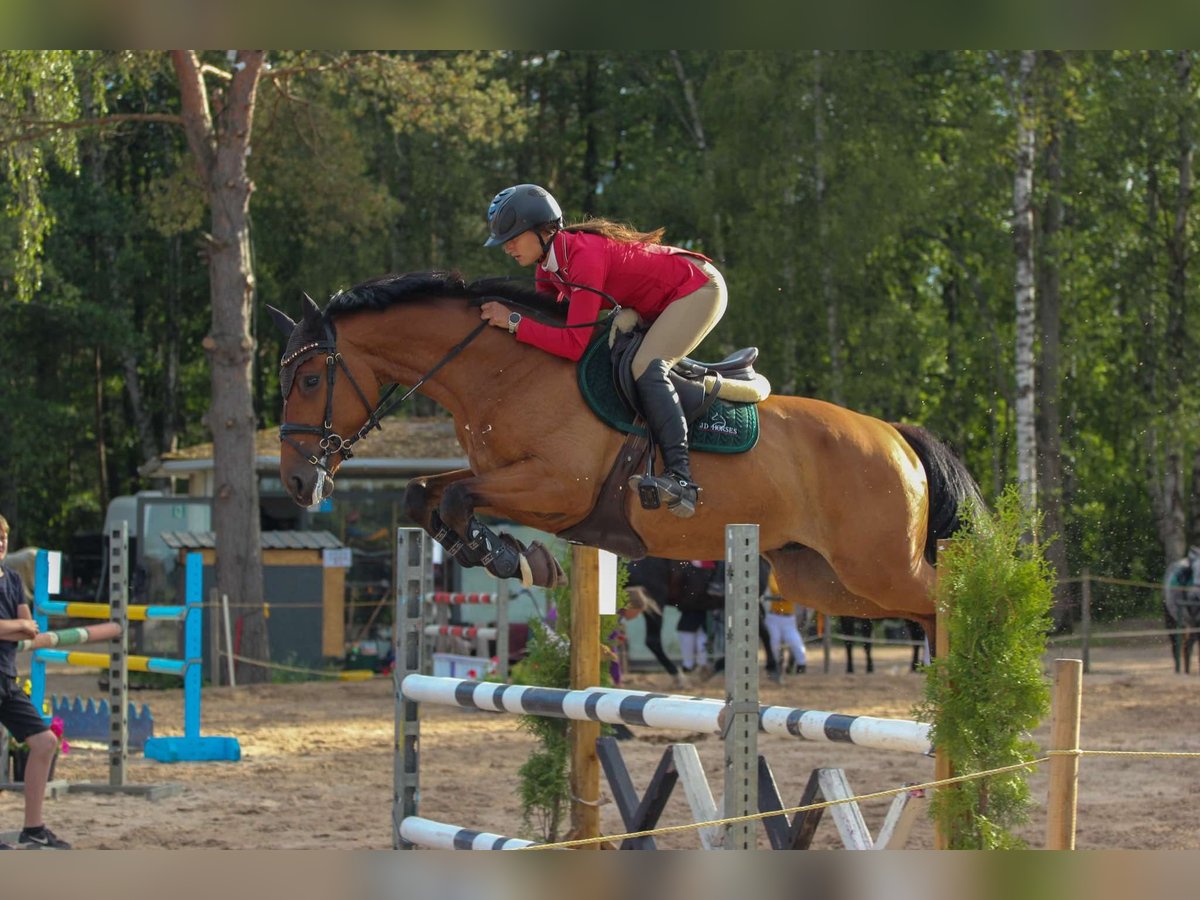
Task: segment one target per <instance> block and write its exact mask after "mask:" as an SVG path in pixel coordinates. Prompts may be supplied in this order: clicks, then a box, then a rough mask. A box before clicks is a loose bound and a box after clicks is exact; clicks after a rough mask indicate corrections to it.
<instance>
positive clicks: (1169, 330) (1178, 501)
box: [1150, 51, 1195, 563]
mask: <svg viewBox="0 0 1200 900" xmlns="http://www.w3.org/2000/svg"><path fill="white" fill-rule="evenodd" d="M1192 62H1193V54H1192V52H1191V51H1181V52H1180V53H1179V55H1178V61H1177V65H1176V72H1175V74H1176V87H1177V88H1178V95H1177V96H1176V98H1175V99H1176V103H1177V108H1178V110H1179V113H1178V118H1177V122H1176V124H1177V128H1178V132H1177V135H1176V140H1177V142H1176V147H1177V149H1178V155H1177V158H1176V172H1177V175H1178V187H1177V189H1176V194H1175V216H1174V222H1173V224H1172V228H1171V233H1170V234H1169V235H1168V237H1167V259H1168V265H1169V269H1168V271H1167V327H1166V333H1165V334H1164V336H1163V352H1164V365H1163V366H1162V367H1161V371H1162V373H1163V380H1162V391H1161V394H1160V396H1161V398H1162V413H1163V419H1164V422H1165V423H1167V424H1166V425H1165V426H1164V427H1160V428H1152V429H1150V439H1151V440H1152V444H1151V448H1152V450H1153V452H1154V456H1152V457H1151V464H1152V469H1151V472H1152V477H1153V472H1154V468H1158V478H1157V479H1155V481H1154V482H1153V484H1152V491H1153V492H1154V494H1155V496H1154V498H1153V499H1154V509H1155V513H1156V514H1157V516H1158V522H1159V536H1160V538H1161V540H1162V544H1163V550H1164V552H1165V555H1166V560H1165V561H1166V562H1168V563H1170V562H1172V561H1173V560H1176V559H1178V558H1179V557H1181V556H1182V555H1183V554H1184V551H1185V550H1186V548H1187V534H1186V528H1187V511H1186V510H1185V509H1184V506H1183V498H1184V476H1183V452H1184V451H1183V449H1182V447H1181V446H1180V438H1179V437H1178V436H1177V429H1176V428H1175V427H1173V424H1172V423H1176V422H1178V421H1179V411H1180V399H1181V396H1182V393H1183V381H1184V379H1183V370H1184V368H1185V365H1186V363H1185V361H1186V358H1187V355H1188V337H1187V328H1186V308H1187V293H1188V265H1189V263H1190V261H1191V252H1190V251H1191V247H1190V235H1189V232H1188V217H1189V216H1190V214H1191V206H1192V175H1193V171H1192V168H1193V162H1194V154H1195V149H1194V146H1193V139H1192V116H1193V111H1192V110H1193V102H1194V101H1193V99H1192V98H1193V97H1194V89H1193V87H1192Z"/></svg>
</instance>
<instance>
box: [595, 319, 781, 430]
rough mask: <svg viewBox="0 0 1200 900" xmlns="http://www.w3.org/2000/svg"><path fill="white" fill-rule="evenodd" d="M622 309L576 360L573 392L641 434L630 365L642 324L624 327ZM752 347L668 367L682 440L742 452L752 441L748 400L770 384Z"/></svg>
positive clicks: (760, 396)
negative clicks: (684, 427) (684, 428)
mask: <svg viewBox="0 0 1200 900" xmlns="http://www.w3.org/2000/svg"><path fill="white" fill-rule="evenodd" d="M625 312H629V311H623V312H622V313H621V314H620V315H619V316H618V317H617V320H616V322H615V324H614V325H613V327H612V330H611V331H610V332H609V333H608V334H607V336H606V335H605V334H604V333H603V332H601V334H600V335H599V336H598V337H597V338H596V339H595V340H593V341H592V343H591V344H590V345H589V346H588V348H587V349H586V350H585V351H584V354H583V357H582V358H581V359H580V361H579V368H578V370H577V373H578V375H577V377H578V383H579V391H580V393H581V394H582V395H583V398H584V400H585V401H586V402H587V404H588V407H589V408H590V409H591V410H592V412H593V413H595V414H596V415H597V416H598V417H599V418H600V419H601V420H603V421H604V422H605V423H606V424H607V425H609V426H611V427H613V428H616V429H617V430H619V431H624V432H625V433H627V434H638V435H645V434H646V431H645V428H644V426H643V424H642V423H641V422H640V421H639V414H640V411H639V408H638V398H637V388H636V387H635V385H634V380H633V372H632V369H631V366H632V363H633V357H634V355H635V354H636V353H637V351H638V348H639V347H640V346H641V343H642V340H643V339H644V338H645V335H646V332H645V329H644V328H635V327H628V328H627V327H624V326H623V323H622V322H621V316H623V315H624V314H625ZM757 359H758V348H756V347H747V348H745V349H743V350H739V351H737V352H736V353H734V354H731V355H730V356H729V357H727V358H726V359H723V360H721V361H720V362H716V363H706V362H700V361H698V360H694V359H690V358H688V357H685V358H683V359H682V360H680V361H679V363H677V364H676V365H675V367H674V368H673V369H672V370H671V381H672V383H673V384H674V386H675V390H676V392H677V393H678V394H679V401H680V405H681V406H682V407H683V411H684V416H685V417H686V418H687V420H688V444H689V446H690V447H691V449H692V450H697V451H701V452H709V453H744V452H746V451H747V450H749V449H751V448H752V447H753V446H754V445H755V444H756V443H757V442H758V410H757V409H756V408H755V406H754V404H756V403H758V402H760V401H762V400H764V399H766V398H767V397H768V396H769V395H770V393H771V385H770V382H768V381H767V379H766V378H764V377H763V376H762V375H760V374H759V373H758V372H755V371H754V362H755V360H757Z"/></svg>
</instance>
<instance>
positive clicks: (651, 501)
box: [629, 359, 700, 519]
mask: <svg viewBox="0 0 1200 900" xmlns="http://www.w3.org/2000/svg"><path fill="white" fill-rule="evenodd" d="M670 370H671V366H670V364H669V363H668V362H667V361H666V360H663V359H656V360H654V361H653V362H651V363H650V365H649V366H648V367H647V368H646V371H645V372H643V373H642V375H641V377H640V378H638V380H637V382H636V384H637V392H638V399H640V400H641V401H642V412H643V413H644V414H645V416H646V426H647V427H648V428H649V429H650V433H651V435H652V436H653V437H654V442H655V443H656V444H658V446H659V449H660V450H661V451H662V457H663V465H664V467H665V469H666V471H664V472H663V474H662V475H651V474H646V475H635V476H634V477H633V478H631V479H629V486H630V487H631V488H634V489H636V490H637V492H638V496H639V497H640V498H641V501H642V506H643V507H644V508H646V509H656V508H657V507H658V506H659V505H660V504H661V503H662V501H663V500H664V499H665V500H666V502H667V509H668V510H669V511H670V512H672V513H674V514H675V515H677V516H679V517H680V518H681V519H687V518H690V517H691V516H692V515H694V514H695V512H696V499H697V498H696V495H697V493H698V492H699V490H700V488H699V486H698V485H696V484H694V483H693V482H692V468H691V463H690V460H689V457H688V427H687V419H686V418H684V415H683V410H682V409H681V408H680V406H679V395H678V394H676V393H675V386H674V385H672V384H671V378H670V374H669V373H670Z"/></svg>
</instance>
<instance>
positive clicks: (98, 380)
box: [92, 346, 112, 511]
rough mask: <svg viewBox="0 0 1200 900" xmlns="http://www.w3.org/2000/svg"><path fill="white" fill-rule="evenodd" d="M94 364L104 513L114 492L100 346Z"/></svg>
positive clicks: (93, 350) (97, 463)
mask: <svg viewBox="0 0 1200 900" xmlns="http://www.w3.org/2000/svg"><path fill="white" fill-rule="evenodd" d="M92 363H93V368H92V374H93V376H94V378H95V381H94V383H93V399H94V400H95V406H94V408H93V413H94V414H95V417H96V473H97V475H98V476H99V479H98V481H97V484H99V485H100V509H101V510H102V511H103V510H107V509H108V501H109V500H110V499H111V498H112V491H111V489H110V487H109V483H108V440H107V439H106V438H105V436H104V357H103V356H102V355H101V353H100V347H99V346H96V347H94V348H92Z"/></svg>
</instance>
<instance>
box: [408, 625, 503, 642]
mask: <svg viewBox="0 0 1200 900" xmlns="http://www.w3.org/2000/svg"><path fill="white" fill-rule="evenodd" d="M498 633H499V629H496V628H489V627H487V626H486V625H484V626H476V625H426V626H425V634H426V635H428V636H431V637H433V636H437V635H448V636H450V637H458V638H466V639H468V640H483V641H487V640H491V639H492V638H494V637H496V635H497V634H498Z"/></svg>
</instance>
